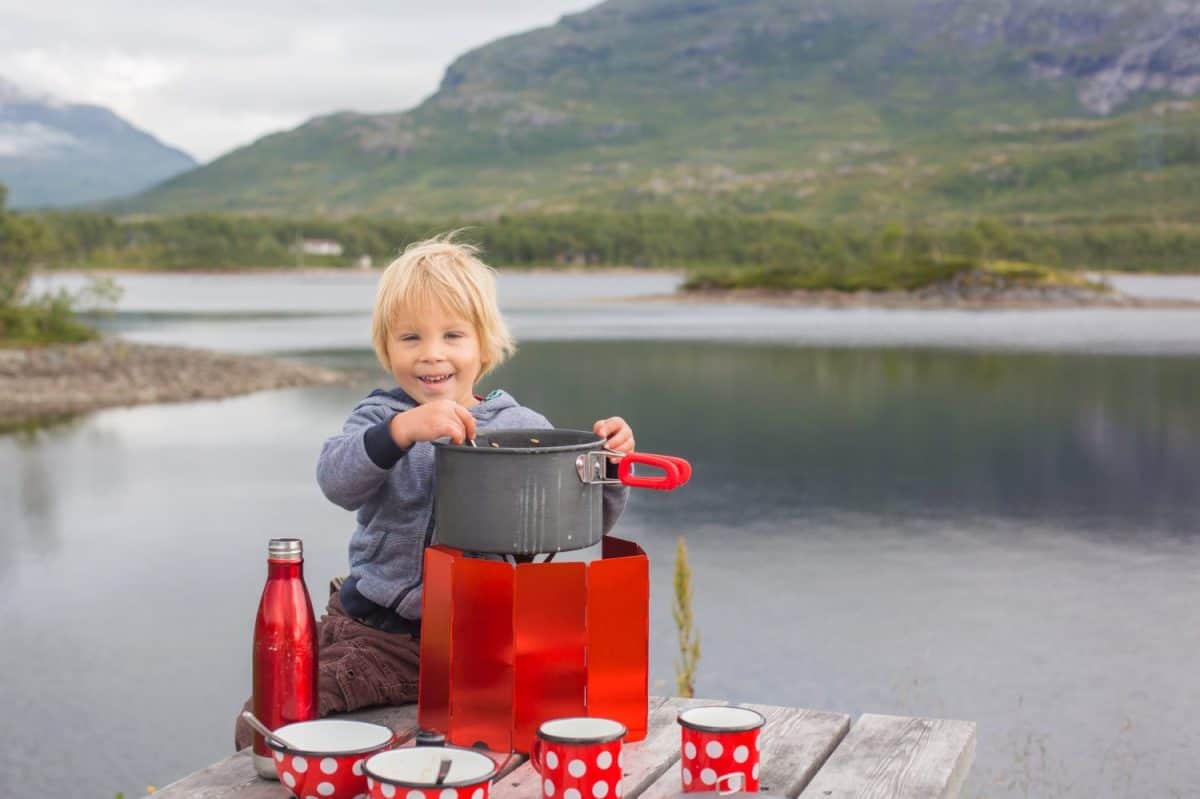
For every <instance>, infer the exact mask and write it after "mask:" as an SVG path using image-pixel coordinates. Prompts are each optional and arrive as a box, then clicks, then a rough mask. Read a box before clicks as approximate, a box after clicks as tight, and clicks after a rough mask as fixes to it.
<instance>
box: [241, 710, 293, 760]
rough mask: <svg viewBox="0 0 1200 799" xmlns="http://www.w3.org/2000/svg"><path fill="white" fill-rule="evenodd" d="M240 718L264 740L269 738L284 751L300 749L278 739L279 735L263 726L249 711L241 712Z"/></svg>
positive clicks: (282, 739)
mask: <svg viewBox="0 0 1200 799" xmlns="http://www.w3.org/2000/svg"><path fill="white" fill-rule="evenodd" d="M242 718H244V719H245V720H246V723H247V724H249V725H250V726H251V727H253V728H254V729H255V730H256V731H257V732H259V733H261V734H262V735H263V737H264V738H270V739H271V740H272V741H274V742H275V743H277V744H279V745H280V746H282V747H284V748H285V749H291V750H292V751H299V749H300V747H298V746H296V745H295V744H294V743H292V742H290V741H288V740H285V739H284V738H281V737H279V735H277V734H276V733H275V732H273V731H272V730H271V729H270V728H268V727H267V725H266V724H263V723H262V722H261V721H259V720H258V716H256V715H254V714H253V713H251V712H250V711H249V710H243V711H242Z"/></svg>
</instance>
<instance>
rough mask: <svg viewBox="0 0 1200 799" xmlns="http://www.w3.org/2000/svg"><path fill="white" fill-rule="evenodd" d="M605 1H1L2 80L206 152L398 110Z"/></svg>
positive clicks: (207, 155)
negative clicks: (459, 68) (313, 123)
mask: <svg viewBox="0 0 1200 799" xmlns="http://www.w3.org/2000/svg"><path fill="white" fill-rule="evenodd" d="M597 3H598V0H519V2H518V1H517V0H434V2H429V1H428V0H426V2H408V1H407V0H391V1H390V2H389V1H388V0H362V1H361V2H358V1H356V0H347V2H342V3H326V2H309V1H308V0H288V1H287V2H283V0H242V2H236V1H235V0H206V2H199V1H198V0H197V1H195V2H173V1H172V0H158V2H144V0H142V1H135V0H105V1H104V2H99V3H80V2H78V0H0V78H6V79H8V80H9V81H12V82H13V83H15V84H17V86H19V87H21V88H22V89H25V90H26V91H29V92H33V93H47V94H51V95H53V96H55V97H57V98H59V99H62V100H68V101H74V102H87V103H95V104H97V105H103V106H106V107H108V108H110V109H112V110H113V111H115V112H116V113H118V114H120V115H121V116H122V117H124V118H125V119H127V120H128V121H130V122H132V123H133V124H135V125H137V126H139V127H141V128H144V129H146V130H147V131H149V132H150V133H152V134H154V135H155V136H157V137H158V138H160V139H161V140H163V141H164V142H166V143H168V144H171V145H173V146H176V147H179V148H181V149H183V150H185V151H187V152H188V153H190V154H191V155H192V156H194V157H196V158H198V159H200V160H201V161H209V160H211V159H213V158H215V157H216V156H218V155H221V154H222V153H225V152H227V151H229V150H230V149H232V148H234V147H237V146H240V145H243V144H248V143H249V142H251V141H253V140H254V139H256V138H258V137H259V136H262V135H264V134H266V133H270V132H272V131H277V130H282V129H286V128H291V127H295V126H296V125H298V124H300V123H301V122H303V121H304V120H306V119H308V118H310V117H312V116H316V115H318V114H325V113H329V112H331V111H339V110H354V111H400V110H404V109H407V108H411V107H412V106H414V105H416V104H417V103H419V102H420V101H421V100H423V99H424V98H425V97H427V96H429V95H430V94H431V93H432V92H433V91H434V90H435V89H436V88H437V85H438V82H439V81H440V80H441V76H442V71H443V70H444V69H445V68H446V66H448V65H449V64H450V62H451V61H453V60H454V58H455V57H457V56H458V55H460V54H461V53H463V52H465V51H467V50H469V49H471V48H474V47H477V46H478V45H481V44H484V43H486V42H489V41H492V40H493V39H496V38H498V37H500V36H504V35H507V34H511V33H519V32H521V31H525V30H529V29H531V28H536V27H541V26H544V25H549V24H552V23H554V22H555V21H557V20H558V18H559V17H560V16H562V15H563V14H565V13H571V12H574V11H580V10H583V9H585V8H588V7H591V6H593V5H596V4H597Z"/></svg>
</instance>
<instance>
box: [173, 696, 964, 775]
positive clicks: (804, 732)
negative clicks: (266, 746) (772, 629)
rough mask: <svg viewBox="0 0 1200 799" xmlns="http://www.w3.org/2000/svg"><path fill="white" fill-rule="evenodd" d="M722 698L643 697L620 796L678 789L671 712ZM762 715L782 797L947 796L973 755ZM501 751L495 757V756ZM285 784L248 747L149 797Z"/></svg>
mask: <svg viewBox="0 0 1200 799" xmlns="http://www.w3.org/2000/svg"><path fill="white" fill-rule="evenodd" d="M715 704H726V703H724V702H719V701H712V700H704V699H680V698H677V697H676V698H662V697H651V699H650V708H649V709H650V724H649V727H648V731H647V734H646V739H645V740H643V741H638V742H637V743H631V744H626V745H625V775H624V779H623V782H624V789H625V791H624V796H625V799H666V798H667V797H671V796H674V795H676V794H678V793H680V791H681V783H680V773H679V769H680V766H679V740H680V736H679V725H678V724H676V722H675V717H676V715H677V714H678V713H679V711H681V710H684V709H686V708H689V707H696V706H699V705H715ZM743 707H749V708H753V709H754V710H757V711H758V712H759V713H762V714H763V715H764V716H765V717H766V719H767V723H766V726H765V727H764V728H763V732H762V737H761V739H760V740H761V743H762V748H761V752H762V754H761V758H762V772H761V776H760V778H759V782H760V785H761V787H760V791H761V792H762V793H770V794H774V795H777V796H786V797H788V799H796V797H802V799H810V798H811V799H827V797H828V798H829V799H849V798H850V797H863V798H864V799H866V798H867V797H869V798H870V799H892V798H893V797H894V799H918V797H919V798H920V799H935V798H936V799H942V798H943V797H944V798H945V799H950V798H951V797H955V796H958V794H959V791H960V790H961V789H962V785H963V781H964V780H965V779H966V776H967V772H968V771H969V770H970V768H971V763H972V761H973V760H974V757H975V724H974V722H968V721H947V720H943V719H924V718H909V717H905V716H883V715H876V714H873V713H870V714H864V715H862V716H860V717H859V718H858V720H857V721H855V722H854V723H853V724H851V721H850V716H848V715H846V714H845V713H830V712H826V711H820V710H804V709H801V708H790V707H775V706H772V705H743ZM339 718H350V719H360V720H362V721H374V722H377V723H380V724H385V725H387V726H389V727H391V728H392V729H393V730H394V731H395V732H396V733H397V734H398V735H399V736H400V737H401V739H402V740H406V741H407V740H410V739H411V738H412V737H413V736H414V735H416V732H417V721H416V718H417V708H416V705H406V706H403V707H391V708H372V709H370V710H363V711H358V712H356V713H347V714H345V715H342V716H339ZM499 759H500V760H503V759H504V757H500V758H499ZM540 786H541V783H540V778H539V777H538V776H537V774H536V773H535V772H534V770H533V767H532V766H531V765H530V764H529V763H528V761H527V758H525V757H524V756H521V755H514V756H513V757H512V758H510V759H509V761H508V763H507V764H506V765H505V767H504V769H503V770H502V771H501V774H500V776H499V777H498V778H497V779H496V781H495V783H494V784H493V785H492V789H491V799H540V797H541V787H540ZM290 795H291V792H290V791H288V790H287V788H286V787H284V786H283V785H281V784H279V783H278V782H274V781H271V780H263V779H260V778H259V777H258V776H257V775H256V774H255V772H254V765H253V763H252V761H251V759H250V750H249V749H243V750H242V751H241V752H238V753H237V754H235V755H233V756H232V757H229V758H226V759H225V760H222V761H221V762H219V763H216V764H214V765H212V766H209V767H208V768H206V769H203V770H202V771H198V772H196V773H195V774H191V775H189V776H187V777H184V778H183V779H181V780H179V781H178V782H175V783H172V784H171V785H168V786H167V787H166V788H162V789H160V790H159V791H158V792H157V793H155V799H159V797H161V798H162V799H184V798H185V797H186V799H226V797H237V799H286V797H288V796H290Z"/></svg>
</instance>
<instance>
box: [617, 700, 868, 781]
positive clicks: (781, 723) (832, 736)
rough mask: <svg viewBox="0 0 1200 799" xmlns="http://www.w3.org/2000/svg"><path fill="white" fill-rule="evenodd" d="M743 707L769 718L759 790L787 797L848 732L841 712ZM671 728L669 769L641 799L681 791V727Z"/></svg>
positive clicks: (808, 777)
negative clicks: (671, 747)
mask: <svg viewBox="0 0 1200 799" xmlns="http://www.w3.org/2000/svg"><path fill="white" fill-rule="evenodd" d="M702 704H726V703H724V702H706V703H702ZM744 707H748V708H751V709H753V710H757V711H758V712H759V713H762V714H763V716H765V717H766V719H767V723H766V725H764V727H763V731H762V738H760V739H759V743H760V746H761V747H762V754H761V758H762V760H761V763H762V770H761V773H760V775H759V782H760V788H759V790H760V791H762V792H764V793H766V792H770V793H772V794H776V795H778V796H787V797H789V799H792V798H794V797H796V796H797V795H799V793H800V791H801V790H803V788H804V786H805V785H807V784H808V781H809V780H810V779H812V776H813V774H815V773H816V772H817V769H819V768H820V767H821V764H822V763H824V762H825V759H826V758H827V757H829V753H830V752H832V751H833V750H834V748H835V747H836V746H837V744H838V742H839V741H841V740H842V738H843V737H845V735H846V731H847V730H848V729H849V728H850V717H849V716H848V715H846V714H844V713H825V712H822V711H818V710H803V709H800V708H786V707H776V706H774V705H745V706H744ZM671 727H672V730H671V736H670V739H671V745H672V746H673V747H674V749H675V752H674V760H673V761H672V763H671V767H670V768H669V769H667V770H666V771H665V772H663V774H662V776H661V777H660V778H659V779H658V780H656V781H655V782H654V784H653V785H650V786H649V787H648V788H647V789H646V791H645V792H644V793H643V794H642V795H641V797H639V799H668V797H673V796H676V795H678V794H679V793H680V791H681V790H682V786H683V783H682V780H681V775H680V768H681V766H680V762H679V738H680V736H679V727H678V725H676V724H674V722H673V720H672V724H671Z"/></svg>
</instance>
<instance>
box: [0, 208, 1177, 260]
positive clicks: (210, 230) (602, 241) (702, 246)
mask: <svg viewBox="0 0 1200 799" xmlns="http://www.w3.org/2000/svg"><path fill="white" fill-rule="evenodd" d="M4 218H5V219H6V220H7V221H6V222H5V223H4V224H6V225H8V226H9V228H8V229H6V232H5V234H4V236H5V238H6V239H7V238H8V237H10V236H13V233H12V231H15V233H16V235H15V237H13V238H12V240H11V241H0V248H3V249H0V258H8V257H9V256H7V255H5V254H4V253H6V252H7V251H8V250H13V251H15V252H16V253H17V254H18V256H19V258H18V260H24V262H26V263H31V262H38V263H40V264H42V265H44V266H46V267H48V268H63V267H66V268H127V269H164V270H173V269H242V268H250V267H255V268H257V267H294V266H311V265H323V266H351V265H354V264H356V263H360V262H361V261H362V258H363V257H364V256H365V257H367V258H369V259H370V260H371V262H372V263H373V264H375V265H379V264H381V263H386V262H388V261H389V260H390V259H391V258H393V257H395V256H396V254H397V253H398V251H399V250H400V249H402V248H403V247H404V245H405V244H407V243H409V242H411V241H416V240H419V239H423V238H427V237H429V236H431V235H435V234H438V233H444V232H446V231H449V230H456V229H461V231H462V232H461V234H460V238H462V239H463V240H467V241H471V242H473V243H476V244H478V245H480V246H481V247H482V249H483V251H484V253H485V255H486V257H487V259H488V261H489V262H490V263H492V264H494V265H496V266H504V267H534V266H539V267H544V266H583V267H588V266H643V267H671V268H689V269H696V270H698V271H704V270H705V269H712V268H723V269H730V268H731V269H735V270H736V269H742V268H744V269H749V270H751V271H756V272H764V271H765V272H770V273H773V274H774V273H786V272H790V271H798V272H813V271H814V270H815V271H820V270H825V271H830V270H832V271H840V272H855V271H861V270H875V271H879V270H882V271H883V272H887V271H889V270H890V269H893V268H896V267H897V266H898V265H901V264H905V263H909V264H912V263H921V262H925V261H929V262H938V261H942V260H947V259H948V260H954V259H971V260H975V259H990V258H1002V259H1008V260H1022V261H1029V262H1034V263H1039V264H1044V265H1048V266H1057V267H1064V268H1072V269H1074V268H1092V269H1123V270H1133V271H1139V270H1140V271H1175V272H1187V271H1193V270H1197V269H1200V227H1197V226H1187V225H1170V226H1162V225H1155V224H1152V223H1146V222H1130V223H1124V224H1122V223H1107V222H1105V223H1076V224H1068V225H1046V224H1040V225H1038V224H1035V225H1014V224H1012V223H1007V222H1003V221H999V220H996V219H977V220H968V221H963V222H960V223H956V224H945V223H942V224H938V225H900V224H887V225H877V226H869V227H868V226H859V225H851V224H822V223H816V222H812V221H807V220H803V219H795V218H790V217H775V216H762V215H756V216H751V215H737V214H713V215H688V214H682V213H671V212H659V211H656V212H630V213H618V212H607V211H586V212H584V211H579V212H568V213H527V214H509V215H502V216H499V217H497V218H495V219H488V220H467V219H453V218H448V219H409V218H386V217H350V218H345V219H292V218H281V217H262V216H239V215H230V214H188V215H181V216H170V217H150V218H132V219H121V218H118V217H114V216H110V215H106V214H97V213H89V212H60V213H42V214H36V215H33V214H21V215H13V214H8V215H6V216H5V217H4ZM306 239H328V240H333V241H336V242H338V244H340V245H341V248H342V254H341V255H338V256H334V255H307V254H305V252H304V249H303V247H302V246H301V242H302V241H304V240H306Z"/></svg>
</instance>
